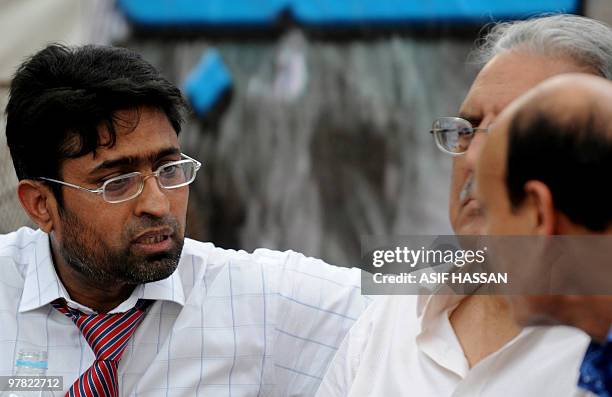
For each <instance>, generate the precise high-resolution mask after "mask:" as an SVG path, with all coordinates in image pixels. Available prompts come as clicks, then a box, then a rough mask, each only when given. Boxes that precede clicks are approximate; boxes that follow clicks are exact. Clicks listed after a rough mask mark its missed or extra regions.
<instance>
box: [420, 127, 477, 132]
mask: <svg viewBox="0 0 612 397" xmlns="http://www.w3.org/2000/svg"><path fill="white" fill-rule="evenodd" d="M472 130H474V131H489V129H488V128H484V127H473V128H472ZM448 131H450V128H436V129H434V130H429V133H430V134H435V133H436V132H448Z"/></svg>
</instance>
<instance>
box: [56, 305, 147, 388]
mask: <svg viewBox="0 0 612 397" xmlns="http://www.w3.org/2000/svg"><path fill="white" fill-rule="evenodd" d="M150 303H151V301H146V300H141V301H138V304H137V305H136V306H135V307H134V308H132V309H130V310H128V311H127V312H125V313H115V314H90V315H88V314H85V313H83V312H81V311H80V310H77V309H72V308H69V307H68V306H67V305H66V301H64V300H57V301H55V302H52V303H51V304H52V305H53V307H55V308H56V309H57V310H59V311H60V312H61V313H63V314H65V315H66V316H68V317H69V318H70V319H72V321H73V322H74V323H75V324H76V326H77V327H78V328H79V329H80V330H81V333H82V334H83V336H84V337H85V340H86V341H87V343H89V346H90V347H91V349H92V350H93V352H94V354H95V355H96V360H95V361H94V363H93V364H92V366H91V367H89V368H88V369H87V371H85V372H83V374H81V376H80V377H79V379H77V380H76V381H75V382H74V383H73V384H72V386H71V387H70V389H69V390H68V393H66V396H69V397H118V396H119V382H118V379H117V367H118V365H119V360H120V359H121V355H122V354H123V352H124V351H125V348H126V347H127V343H128V341H129V340H130V337H131V336H132V334H133V333H134V331H135V330H136V327H138V324H140V322H141V321H142V319H143V318H144V314H145V310H146V307H147V306H148V305H149V304H150Z"/></svg>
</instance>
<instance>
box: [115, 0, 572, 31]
mask: <svg viewBox="0 0 612 397" xmlns="http://www.w3.org/2000/svg"><path fill="white" fill-rule="evenodd" d="M118 5H119V8H120V9H121V10H122V11H123V12H124V13H125V15H126V16H127V18H128V19H129V20H130V21H131V22H132V23H134V24H135V25H138V26H144V27H151V28H155V27H172V26H174V27H215V26H219V27H226V26H262V27H266V26H270V25H272V24H274V23H275V22H276V21H277V19H278V18H279V16H280V15H282V14H283V13H289V14H290V15H292V16H293V18H294V19H295V20H296V21H297V22H299V23H300V24H302V25H304V26H308V25H314V26H322V25H338V24H340V25H353V24H355V25H363V24H364V23H373V24H382V25H384V24H393V25H397V24H398V23H429V22H435V21H440V20H444V21H449V20H450V21H456V22H459V23H460V22H468V23H469V22H474V23H480V22H488V21H492V20H499V19H509V18H522V17H527V16H532V15H535V14H540V13H544V12H567V13H576V12H578V11H579V8H580V1H579V0H528V1H525V0H523V1H516V0H497V1H490V0H118Z"/></svg>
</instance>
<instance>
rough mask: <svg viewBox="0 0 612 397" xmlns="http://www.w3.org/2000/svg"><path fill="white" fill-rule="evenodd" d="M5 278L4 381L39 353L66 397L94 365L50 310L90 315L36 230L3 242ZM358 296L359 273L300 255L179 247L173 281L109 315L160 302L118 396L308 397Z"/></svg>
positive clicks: (361, 305) (123, 365) (145, 288)
mask: <svg viewBox="0 0 612 397" xmlns="http://www.w3.org/2000/svg"><path fill="white" fill-rule="evenodd" d="M0 272H1V273H0V274H1V275H0V375H4V376H6V375H13V374H14V373H15V359H16V357H17V355H18V353H19V352H20V351H25V350H35V351H46V352H47V354H48V371H47V375H49V376H62V377H63V379H64V392H62V393H60V392H56V393H55V394H54V395H56V396H60V395H63V393H65V390H67V389H68V388H69V387H70V386H71V384H72V383H73V382H74V381H75V380H76V379H77V378H78V376H79V375H80V374H81V373H82V372H84V371H85V370H86V369H87V368H89V366H90V365H91V364H92V362H93V360H94V354H93V352H92V350H91V348H90V347H89V345H88V344H87V342H86V341H85V339H84V338H83V336H82V335H81V333H80V331H79V330H78V329H77V327H76V326H75V325H74V323H73V322H72V321H71V320H70V319H69V318H68V317H66V316H65V315H63V314H61V313H60V312H58V311H57V310H55V309H54V308H53V307H52V306H51V305H50V304H49V303H50V302H52V301H53V300H55V299H57V298H65V299H66V300H67V302H68V305H69V306H71V307H76V308H79V309H81V310H82V311H84V312H88V313H91V312H92V311H91V309H89V308H87V307H83V306H82V305H79V304H78V303H76V302H74V301H72V300H71V299H70V296H69V295H68V293H67V292H66V289H65V288H64V286H63V285H62V283H61V282H60V280H59V278H58V276H57V274H56V272H55V268H54V266H53V262H52V258H51V254H50V247H49V238H48V235H47V234H45V233H43V232H42V231H40V230H39V231H33V230H31V229H28V228H22V229H19V230H18V231H17V232H14V233H11V234H7V235H0ZM359 286H360V273H359V270H357V269H346V268H338V267H333V266H329V265H327V264H325V263H324V262H322V261H320V260H317V259H312V258H307V257H304V256H303V255H301V254H298V253H295V252H291V251H288V252H277V251H271V250H266V249H259V250H256V251H255V252H253V253H252V254H250V253H247V252H244V251H232V250H224V249H220V248H216V247H214V246H213V245H212V244H210V243H201V242H197V241H194V240H190V239H185V246H184V248H183V253H182V255H181V259H180V263H179V266H178V268H177V270H176V271H175V272H174V273H173V274H172V275H171V276H170V277H168V278H167V279H165V280H161V281H157V282H153V283H148V284H143V285H139V286H137V287H136V289H135V290H134V292H133V293H132V295H131V296H130V297H129V298H128V299H127V300H126V301H125V302H123V303H121V304H120V305H119V306H118V307H117V308H115V309H114V310H112V311H111V313H112V312H124V311H127V310H129V309H130V308H132V307H133V306H134V305H135V304H136V302H137V301H138V299H152V300H155V303H154V304H153V305H151V306H150V307H149V309H148V312H147V314H146V316H145V318H144V320H143V322H142V323H141V324H140V325H139V326H138V328H137V330H136V332H135V333H134V335H133V336H132V338H131V340H130V342H129V344H128V346H127V349H126V351H125V353H124V354H123V357H122V358H121V361H120V363H119V390H120V395H121V396H142V397H145V396H233V397H237V396H287V395H291V396H307V395H313V394H314V393H315V391H316V390H317V387H318V385H319V383H320V381H321V379H322V376H323V374H324V373H325V370H326V368H327V366H328V364H329V361H330V360H331V358H332V357H333V355H334V353H335V352H336V350H337V348H338V346H339V345H340V343H341V341H342V339H343V337H344V335H345V334H346V332H347V330H348V329H349V328H350V327H351V325H353V323H354V321H355V320H356V318H357V317H358V316H359V314H360V313H361V312H362V311H363V310H364V309H365V307H366V306H367V303H368V298H366V297H363V296H362V295H361V290H360V287H359ZM0 394H2V393H1V392H0ZM43 395H47V394H43ZM48 395H50V394H48Z"/></svg>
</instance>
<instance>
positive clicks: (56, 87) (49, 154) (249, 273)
mask: <svg viewBox="0 0 612 397" xmlns="http://www.w3.org/2000/svg"><path fill="white" fill-rule="evenodd" d="M184 107H185V103H184V100H183V98H182V96H181V94H180V92H179V90H178V89H177V88H176V87H175V86H174V85H172V84H171V83H170V82H169V81H167V80H166V79H165V78H164V77H162V76H161V75H160V74H159V72H158V71H157V70H156V69H155V68H154V67H153V66H152V65H150V64H149V63H147V62H146V61H144V60H143V59H142V58H141V57H140V56H138V55H137V54H135V53H133V52H131V51H129V50H126V49H120V48H113V47H100V46H84V47H77V48H68V47H64V46H61V45H50V46H48V47H47V48H45V49H43V50H41V51H40V52H38V53H37V54H35V55H34V56H32V57H31V58H30V59H28V60H27V61H26V62H25V63H23V64H22V65H21V67H20V68H19V70H18V71H17V73H16V74H15V77H14V79H13V81H12V83H11V91H10V101H9V103H8V105H7V109H6V113H7V126H6V134H7V142H8V144H9V148H10V151H11V156H12V159H13V164H14V167H15V170H16V173H17V176H18V178H19V185H18V188H17V194H18V196H19V200H20V202H21V204H22V206H23V207H24V209H25V210H26V212H27V213H28V215H29V216H30V218H31V219H32V220H33V221H34V222H35V223H36V224H37V225H38V226H39V227H40V229H39V230H37V231H33V230H31V229H28V228H22V229H19V230H18V231H16V232H14V233H11V234H7V235H2V236H0V267H1V268H2V277H1V280H0V320H1V323H2V325H1V326H0V376H13V375H15V374H18V375H20V374H23V373H24V371H27V370H31V369H32V368H37V369H41V370H43V371H46V375H48V376H58V377H60V378H61V379H63V387H59V390H60V391H61V393H68V394H69V395H70V396H128V395H139V396H161V395H164V396H196V395H214V396H220V395H224V396H225V395H227V396H256V395H262V396H264V395H268V396H269V395H296V396H298V395H299V396H306V395H312V394H314V392H315V391H316V388H317V387H318V384H319V382H320V379H321V378H322V376H323V373H324V371H325V369H326V367H327V365H328V363H329V361H330V359H331V357H332V356H333V353H334V352H335V350H336V349H337V347H338V346H339V344H340V342H341V340H342V338H343V337H344V334H345V333H346V331H347V330H348V329H349V327H350V326H351V325H352V323H353V322H354V320H355V319H356V318H357V316H359V314H360V313H361V311H362V310H363V309H364V308H365V306H366V304H367V300H366V298H365V297H363V296H362V295H361V293H360V288H359V272H358V270H356V269H352V270H351V269H343V268H335V267H333V266H329V265H327V264H325V263H323V262H322V261H320V260H316V259H312V258H306V257H304V256H303V255H301V254H298V253H295V252H291V251H288V252H276V251H271V250H265V249H261V250H256V251H255V252H253V253H252V254H250V253H246V252H244V251H239V252H236V251H232V250H224V249H220V248H216V247H214V246H213V245H212V244H209V243H201V242H197V241H193V240H190V239H186V238H184V233H185V217H186V212H187V198H188V193H189V188H188V185H189V184H190V183H191V182H193V180H194V179H195V177H196V173H197V172H198V170H199V169H200V167H202V164H201V163H200V162H199V161H198V160H195V159H192V158H191V157H189V156H187V155H185V154H183V153H181V149H180V145H179V141H178V134H179V132H180V130H181V123H182V116H181V114H182V111H183V109H184ZM13 383H14V382H13ZM0 387H1V385H0Z"/></svg>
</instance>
